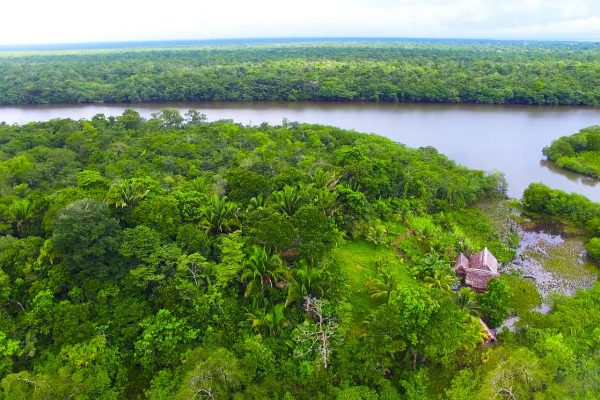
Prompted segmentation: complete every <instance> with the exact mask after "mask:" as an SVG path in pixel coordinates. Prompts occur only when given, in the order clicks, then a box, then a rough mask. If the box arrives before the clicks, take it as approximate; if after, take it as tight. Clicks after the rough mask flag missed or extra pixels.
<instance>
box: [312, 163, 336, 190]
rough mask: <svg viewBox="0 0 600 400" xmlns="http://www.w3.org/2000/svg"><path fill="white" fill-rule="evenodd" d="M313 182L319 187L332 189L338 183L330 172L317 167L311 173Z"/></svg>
mask: <svg viewBox="0 0 600 400" xmlns="http://www.w3.org/2000/svg"><path fill="white" fill-rule="evenodd" d="M313 183H314V184H315V187H317V188H319V189H327V190H334V189H335V187H336V186H337V184H338V178H336V176H335V174H334V173H332V172H325V171H323V170H322V169H320V168H319V169H317V170H316V171H315V173H314V175H313Z"/></svg>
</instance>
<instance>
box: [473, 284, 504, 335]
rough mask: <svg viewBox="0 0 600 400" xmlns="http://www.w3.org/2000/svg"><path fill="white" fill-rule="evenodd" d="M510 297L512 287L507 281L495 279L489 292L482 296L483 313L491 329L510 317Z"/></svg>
mask: <svg viewBox="0 0 600 400" xmlns="http://www.w3.org/2000/svg"><path fill="white" fill-rule="evenodd" d="M510 295H511V293H510V287H509V285H508V284H507V283H506V282H505V280H504V279H503V278H494V279H492V280H491V281H490V282H489V283H488V286H487V292H485V293H484V294H483V295H481V296H480V298H479V304H480V305H481V312H482V314H483V315H485V316H486V317H487V321H488V324H489V325H490V326H491V327H493V328H495V327H497V326H499V325H500V324H502V322H504V320H505V319H506V318H507V317H508V311H509V308H510V302H509V299H510Z"/></svg>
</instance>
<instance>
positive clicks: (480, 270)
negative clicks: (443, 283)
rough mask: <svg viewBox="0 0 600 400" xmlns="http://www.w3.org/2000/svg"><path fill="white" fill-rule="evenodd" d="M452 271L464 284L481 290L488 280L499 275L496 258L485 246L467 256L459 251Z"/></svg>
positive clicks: (485, 286)
mask: <svg viewBox="0 0 600 400" xmlns="http://www.w3.org/2000/svg"><path fill="white" fill-rule="evenodd" d="M454 271H456V274H457V275H458V276H459V278H461V281H462V283H463V284H464V285H466V286H469V287H471V288H473V289H474V290H476V291H478V292H483V291H485V290H486V288H487V285H488V283H489V281H490V280H491V279H492V278H495V277H497V276H498V275H499V274H498V260H496V257H494V255H493V254H492V253H490V251H489V250H488V249H487V247H486V248H485V249H483V250H482V251H480V252H479V253H475V254H473V255H471V256H470V257H468V258H467V257H466V256H465V255H464V254H462V253H461V254H459V255H458V257H457V258H456V262H455V263H454Z"/></svg>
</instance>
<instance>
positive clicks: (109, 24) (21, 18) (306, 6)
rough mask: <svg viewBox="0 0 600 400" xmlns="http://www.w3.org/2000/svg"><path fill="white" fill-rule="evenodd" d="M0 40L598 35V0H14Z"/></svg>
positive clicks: (586, 37)
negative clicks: (92, 0)
mask: <svg viewBox="0 0 600 400" xmlns="http://www.w3.org/2000/svg"><path fill="white" fill-rule="evenodd" d="M2 16H3V18H2V23H1V24H0V44H19V43H53V42H88V41H119V40H160V39H213V38H238V37H247V38H248V37H299V36H300V37H315V36H399V37H476V38H481V37H488V38H523V39H529V38H532V39H544V38H548V39H582V40H600V23H599V22H598V18H600V1H599V0H544V1H542V0H503V1H497V0H448V1H444V0H418V1H414V0H410V1H409V0H304V1H302V2H300V1H294V2H289V1H284V0H254V1H247V0H245V1H243V0H221V1H218V2H217V1H193V0H189V1H186V0H169V1H164V0H147V1H139V0H138V1H131V0H130V1H127V0H103V1H102V2H94V3H92V2H89V1H81V0H79V1H72V0H54V1H48V0H20V1H18V2H17V1H10V2H7V4H3V5H2Z"/></svg>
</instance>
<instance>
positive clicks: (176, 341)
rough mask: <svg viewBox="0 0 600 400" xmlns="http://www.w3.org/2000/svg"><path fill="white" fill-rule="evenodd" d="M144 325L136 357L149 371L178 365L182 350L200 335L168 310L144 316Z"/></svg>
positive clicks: (136, 349)
mask: <svg viewBox="0 0 600 400" xmlns="http://www.w3.org/2000/svg"><path fill="white" fill-rule="evenodd" d="M140 326H141V327H142V329H143V332H142V335H141V337H140V340H138V341H137V342H135V359H136V361H137V362H139V363H140V364H141V365H142V366H143V368H144V369H145V370H149V371H151V370H155V369H160V368H163V367H169V366H170V367H174V366H176V365H178V364H179V361H180V357H181V353H182V350H183V349H185V347H186V346H187V345H188V344H189V343H191V342H192V341H193V340H194V339H196V338H197V337H198V332H197V331H195V330H194V329H192V328H191V327H190V326H189V325H188V324H187V322H186V321H185V320H184V319H179V318H177V317H175V316H173V315H172V314H171V312H170V311H169V310H165V309H162V310H159V311H158V312H157V313H156V315H154V316H151V317H148V318H146V319H144V320H143V321H142V322H141V323H140Z"/></svg>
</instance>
